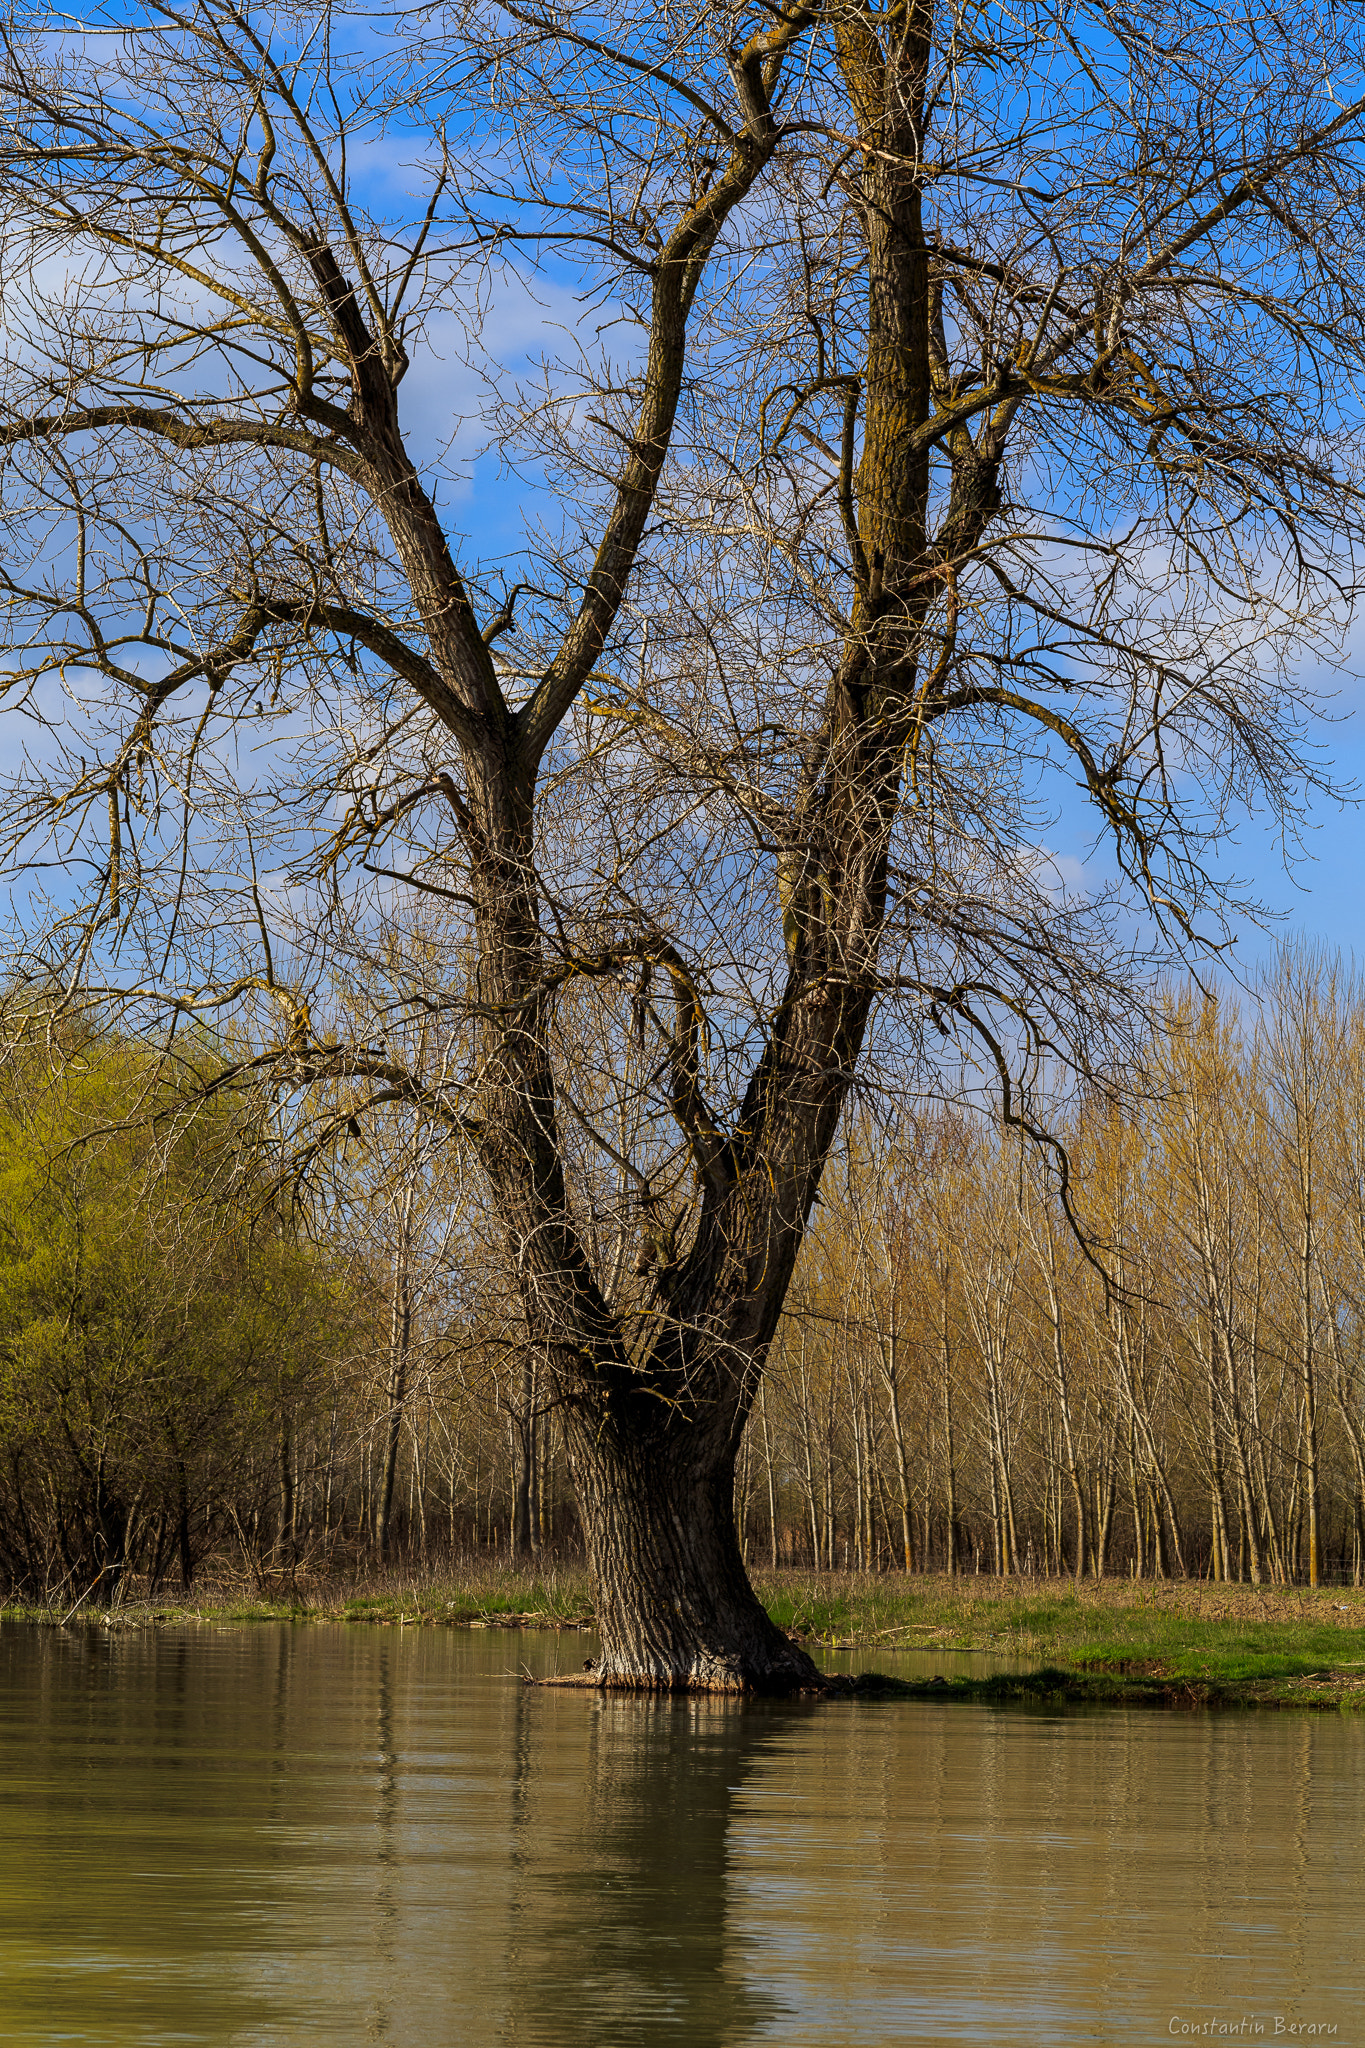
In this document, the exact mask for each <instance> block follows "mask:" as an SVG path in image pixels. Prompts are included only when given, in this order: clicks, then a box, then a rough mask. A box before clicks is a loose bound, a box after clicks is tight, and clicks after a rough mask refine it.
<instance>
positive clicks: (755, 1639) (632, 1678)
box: [572, 1415, 823, 1693]
mask: <svg viewBox="0 0 1365 2048" xmlns="http://www.w3.org/2000/svg"><path fill="white" fill-rule="evenodd" d="M572 1433H573V1438H574V1443H573V1454H574V1477H575V1481H576V1486H577V1493H578V1503H579V1511H580V1513H581V1514H582V1517H583V1528H584V1533H585V1536H586V1539H587V1546H588V1556H589V1560H590V1562H591V1565H592V1570H593V1577H594V1579H595V1581H596V1586H597V1625H598V1630H599V1633H600V1635H601V1641H602V1654H601V1657H600V1660H599V1662H598V1664H597V1667H596V1675H597V1678H598V1680H599V1682H600V1683H601V1684H602V1685H603V1686H607V1687H620V1688H623V1689H629V1690H632V1691H640V1690H649V1691H658V1692H729V1693H745V1692H750V1693H790V1692H799V1691H802V1690H804V1689H806V1688H811V1689H813V1690H819V1689H822V1687H823V1681H822V1680H821V1677H820V1674H819V1672H818V1671H817V1670H816V1668H815V1666H814V1664H813V1663H812V1662H811V1660H810V1658H809V1657H808V1656H807V1655H806V1653H805V1651H804V1650H802V1649H800V1648H799V1647H798V1646H797V1645H796V1644H795V1643H793V1642H792V1641H790V1639H789V1638H788V1637H787V1636H786V1635H784V1634H783V1632H782V1630H781V1629H780V1628H778V1627H777V1626H776V1624H775V1623H774V1622H772V1621H770V1620H769V1618H768V1616H767V1614H766V1613H765V1612H764V1609H763V1607H762V1605H761V1604H760V1602H759V1600H758V1597H757V1595H756V1594H755V1592H754V1589H753V1587H752V1586H751V1585H750V1584H749V1576H748V1573H747V1572H746V1571H745V1569H744V1561H743V1559H742V1558H741V1556H740V1550H739V1540H738V1536H737V1534H736V1530H735V1511H734V1484H735V1449H734V1446H733V1444H730V1443H723V1444H718V1443H717V1442H716V1441H715V1438H714V1436H713V1435H712V1434H711V1433H710V1432H708V1431H707V1430H706V1429H705V1428H691V1429H688V1428H686V1427H685V1426H679V1427H677V1428H675V1429H673V1430H669V1431H668V1432H666V1433H659V1434H655V1433H653V1432H650V1433H649V1434H648V1435H645V1434H643V1433H642V1434H641V1435H640V1436H639V1437H636V1435H635V1432H633V1431H632V1432H630V1433H629V1435H627V1433H626V1432H622V1433H621V1435H620V1436H617V1435H616V1433H615V1432H614V1431H613V1430H612V1429H611V1427H610V1424H609V1423H607V1424H604V1423H603V1422H602V1420H601V1418H600V1417H591V1416H589V1415H580V1416H578V1417H576V1418H575V1420H574V1424H573V1429H572ZM623 1439H624V1440H623Z"/></svg>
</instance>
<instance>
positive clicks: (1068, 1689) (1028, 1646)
mask: <svg viewBox="0 0 1365 2048" xmlns="http://www.w3.org/2000/svg"><path fill="white" fill-rule="evenodd" d="M760 1590H761V1591H763V1592H764V1594H765V1597H766V1600H767V1605H768V1608H769V1612H770V1613H771V1614H772V1615H773V1617H774V1619H775V1620H777V1621H779V1622H780V1623H781V1625H782V1626H783V1627H785V1628H787V1629H789V1630H791V1631H792V1632H793V1633H796V1634H800V1635H801V1636H802V1637H803V1638H804V1639H806V1640H810V1641H816V1642H822V1643H825V1644H828V1645H835V1644H838V1645H839V1646H841V1647H847V1648H850V1649H851V1648H861V1647H864V1646H871V1645H874V1644H875V1645H876V1646H877V1647H879V1648H886V1649H892V1648H895V1649H910V1648H916V1647H918V1648H924V1649H958V1650H989V1651H995V1652H997V1653H1001V1654H1005V1655H1008V1656H1009V1657H1010V1658H1011V1659H1012V1660H1014V1661H1016V1662H1030V1661H1034V1660H1036V1663H1037V1665H1038V1666H1039V1667H1041V1668H1039V1669H1037V1670H1035V1671H1033V1672H1031V1673H1019V1672H1015V1673H1000V1674H998V1675H996V1676H991V1677H982V1678H972V1679H951V1680H948V1681H946V1682H945V1681H943V1680H939V1681H937V1682H935V1681H922V1682H920V1681H910V1684H911V1689H912V1690H913V1691H914V1692H915V1693H923V1692H925V1691H928V1690H930V1689H932V1690H933V1692H934V1693H935V1694H937V1695H938V1696H940V1697H942V1696H945V1694H947V1695H952V1696H956V1697H962V1698H973V1699H986V1698H996V1699H1003V1698H1019V1697H1024V1696H1047V1697H1051V1698H1058V1697H1066V1698H1072V1699H1078V1698H1085V1699H1092V1700H1114V1699H1125V1700H1138V1699H1143V1700H1146V1699H1150V1700H1153V1701H1161V1702H1163V1703H1193V1702H1196V1701H1207V1702H1214V1701H1227V1702H1232V1701H1242V1702H1245V1703H1248V1704H1251V1703H1266V1704H1274V1705H1285V1704H1289V1703H1296V1704H1305V1705H1308V1704H1311V1705H1340V1706H1346V1707H1351V1708H1365V1594H1362V1593H1361V1591H1360V1590H1359V1589H1356V1588H1349V1589H1345V1590H1343V1589H1340V1588H1325V1589H1321V1590H1319V1591H1316V1592H1309V1591H1308V1590H1307V1589H1306V1588H1301V1587H1251V1586H1210V1585H1205V1584H1200V1583H1189V1582H1184V1581H1181V1582H1165V1583H1162V1584H1159V1585H1139V1584H1134V1583H1133V1582H1132V1581H1128V1580H1110V1581H1107V1582H1105V1583H1104V1584H1102V1585H1099V1586H1095V1585H1087V1586H1085V1587H1084V1588H1082V1589H1080V1590H1077V1589H1075V1588H1073V1587H1070V1586H1068V1585H1066V1584H1065V1583H1063V1582H1059V1581H1057V1580H1053V1581H1051V1582H1049V1581H1046V1580H1043V1581H1025V1582H1020V1581H1018V1580H1013V1581H1011V1580H1002V1579H993V1578H977V1577H975V1576H973V1577H968V1578H960V1579H956V1580H952V1579H948V1578H945V1577H937V1576H936V1577H925V1578H922V1579H919V1578H912V1579H903V1578H900V1577H896V1578H892V1579H873V1580H868V1579H866V1578H863V1577H861V1576H858V1575H849V1576H847V1577H844V1578H836V1579H831V1578H829V1577H827V1576H825V1577H819V1578H816V1577H814V1576H810V1577H804V1578H803V1577H798V1576H797V1575H794V1574H790V1573H787V1574H777V1575H769V1576H768V1577H767V1578H760Z"/></svg>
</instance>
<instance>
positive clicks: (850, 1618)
mask: <svg viewBox="0 0 1365 2048" xmlns="http://www.w3.org/2000/svg"><path fill="white" fill-rule="evenodd" d="M754 1583H755V1585H756V1587H757V1589H758V1592H759V1594H760V1596H761V1598H762V1599H763V1601H764V1604H765V1605H766V1606H767V1608H768V1611H769V1613H770V1614H771V1615H772V1617H773V1619H774V1620H775V1621H776V1622H778V1624H779V1625H780V1626H781V1627H783V1628H785V1629H786V1630H787V1631H788V1632H789V1633H790V1634H791V1635H793V1636H795V1637H796V1638H798V1639H799V1640H800V1641H802V1642H803V1643H805V1644H806V1645H807V1646H808V1647H809V1648H811V1649H812V1650H816V1649H826V1650H843V1651H851V1652H859V1651H867V1652H869V1653H870V1657H871V1655H872V1654H875V1652H876V1651H878V1650H882V1651H890V1650H913V1649H937V1650H986V1651H992V1652H995V1653H996V1654H998V1655H1001V1656H1003V1657H1008V1658H1009V1659H1011V1660H1012V1661H1013V1662H1015V1663H1016V1664H1018V1663H1019V1662H1026V1663H1035V1664H1036V1668H1035V1669H1034V1670H1032V1671H1026V1672H1019V1671H1015V1672H1013V1673H1008V1674H1006V1673H1002V1674H999V1675H997V1676H993V1677H986V1678H951V1679H942V1678H935V1679H928V1680H924V1681H914V1680H905V1679H900V1678H897V1679H881V1678H877V1679H871V1678H870V1679H867V1680H859V1681H856V1682H855V1688H854V1689H855V1691H856V1693H857V1695H858V1696H859V1697H869V1698H870V1697H873V1696H874V1695H881V1696H884V1697H886V1696H890V1695H892V1694H895V1695H898V1696H902V1697H908V1696H914V1697H934V1698H939V1699H943V1698H957V1699H972V1700H978V1701H1000V1702H1003V1701H1006V1700H1037V1701H1040V1702H1041V1701H1050V1702H1055V1703H1063V1702H1073V1703H1094V1704H1151V1705H1160V1706H1274V1707H1290V1706H1295V1707H1314V1708H1319V1709H1322V1708H1329V1707H1330V1708H1338V1709H1345V1710H1347V1711H1350V1710H1355V1711H1362V1710H1365V1589H1361V1588H1359V1587H1323V1588H1321V1589H1319V1590H1318V1591H1316V1592H1313V1591H1310V1590H1309V1589H1308V1588H1306V1587H1299V1586H1293V1587H1276V1586H1232V1585H1209V1584H1206V1583H1203V1582H1196V1581H1171V1580H1166V1581H1160V1582H1156V1583H1152V1582H1146V1583H1143V1582H1134V1581H1132V1580H1127V1579H1112V1580H1106V1581H1103V1582H1102V1583H1100V1584H1099V1585H1095V1584H1093V1583H1089V1584H1086V1585H1083V1586H1081V1587H1079V1588H1077V1587H1076V1586H1075V1585H1074V1584H1072V1583H1071V1582H1070V1581H1067V1580H1058V1579H1023V1578H1014V1579H999V1578H992V1577H988V1576H986V1575H984V1574H982V1575H979V1576H978V1575H975V1574H973V1575H971V1576H968V1577H963V1578H956V1579H950V1578H947V1577H946V1576H943V1575H934V1574H926V1575H924V1576H923V1577H920V1576H915V1577H909V1578H907V1577H905V1576H904V1575H902V1574H899V1573H897V1574H888V1575H886V1576H884V1577H881V1576H867V1575H864V1574H861V1573H811V1572H756V1573H755V1574H754ZM0 1616H3V1617H5V1618H9V1619H14V1620H19V1619H22V1620H27V1621H36V1622H41V1623H46V1624H48V1625H53V1624H61V1623H66V1624H67V1625H69V1626H76V1625H92V1624H93V1625H96V1626H100V1627H109V1628H120V1629H125V1628H149V1627H152V1628H155V1627H165V1626H168V1625H175V1624H180V1625H184V1624H190V1623H204V1624H213V1625H216V1626H219V1627H222V1626H225V1625H245V1624H248V1623H251V1622H255V1621H293V1622H299V1623H306V1622H310V1621H344V1622H351V1623H360V1624H368V1625H370V1626H374V1627H390V1628H392V1627H397V1628H412V1627H446V1628H555V1629H566V1630H573V1629H590V1628H591V1627H592V1625H593V1616H592V1588H591V1583H590V1581H589V1579H588V1577H587V1574H586V1573H585V1572H583V1571H582V1570H579V1569H576V1568H574V1567H572V1566H568V1567H564V1566H560V1567H556V1568H552V1569H550V1570H547V1571H544V1572H532V1571H528V1572H516V1571H512V1570H510V1569H498V1568H490V1567H488V1566H484V1565H474V1566H469V1567H465V1568H463V1569H452V1570H448V1571H444V1572H443V1571H440V1570H434V1571H431V1572H429V1573H420V1574H419V1573H413V1572H407V1571H394V1572H391V1573H389V1574H386V1575H383V1576H376V1577H367V1578H363V1579H358V1580H349V1581H345V1582H341V1581H332V1580H325V1579H315V1578H310V1577H307V1576H305V1575H304V1574H302V1573H298V1574H295V1575H293V1576H292V1577H288V1578H283V1577H282V1578H279V1579H277V1580H276V1581H274V1582H273V1583H267V1585H266V1586H265V1587H264V1588H252V1589H243V1588H242V1587H240V1586H238V1587H234V1586H231V1585H218V1586H206V1587H205V1588H204V1589H203V1591H202V1592H199V1591H196V1592H195V1594H194V1595H192V1596H191V1598H189V1599H188V1600H174V1599H158V1600H137V1599H130V1600H128V1601H127V1602H125V1603H124V1604H123V1605H122V1606H120V1607H119V1608H117V1609H115V1610H114V1611H113V1612H112V1613H107V1612H104V1611H100V1612H98V1613H93V1612H92V1611H91V1609H90V1607H89V1605H88V1603H82V1602H79V1601H77V1602H75V1603H73V1604H71V1605H70V1606H67V1607H64V1606H63V1603H61V1602H54V1603H52V1605H51V1606H48V1607H44V1608H19V1607H7V1608H4V1609H0Z"/></svg>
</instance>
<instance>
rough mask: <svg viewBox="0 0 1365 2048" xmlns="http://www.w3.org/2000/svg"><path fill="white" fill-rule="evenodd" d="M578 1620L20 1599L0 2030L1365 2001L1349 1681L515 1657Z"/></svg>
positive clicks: (787, 2029)
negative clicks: (959, 1698) (770, 1698)
mask: <svg viewBox="0 0 1365 2048" xmlns="http://www.w3.org/2000/svg"><path fill="white" fill-rule="evenodd" d="M590 1648H591V1643H590V1639H585V1638H584V1637H581V1636H575V1635H563V1636H554V1635H542V1634H535V1635H532V1634H516V1633H511V1632H503V1631H487V1632H474V1633H470V1632H467V1631H464V1630H454V1629H451V1630H444V1629H442V1630H433V1629H420V1628H411V1629H402V1630H400V1629H397V1628H363V1627H345V1626H341V1625H323V1624H311V1625H298V1626H294V1627H289V1626H277V1625H274V1624H270V1625H252V1626H246V1627H240V1628H213V1627H210V1626H207V1625H206V1626H201V1627H198V1628H194V1629H178V1628H177V1629H171V1628H167V1629H158V1630H156V1631H152V1630H105V1629H101V1628H98V1627H86V1628H80V1629H72V1630H67V1631H65V1632H62V1631H58V1630H56V1629H39V1628H32V1627H25V1626H21V1625H13V1624H10V1625H4V1626H0V2040H3V2042H4V2043H5V2044H6V2048H35V2044H38V2043H42V2044H44V2048H48V2044H57V2043H62V2044H71V2043H89V2044H91V2048H134V2044H136V2048H152V2044H163V2043H164V2044H191V2043H192V2044H213V2048H226V2044H232V2048H266V2044H270V2048H285V2044H294V2043H323V2042H325V2043H328V2044H335V2048H351V2044H362V2043H372V2042H384V2043H393V2044H401V2048H463V2044H465V2043H470V2044H480V2048H481V2044H484V2043H495V2042H510V2043H518V2044H534V2048H542V2044H543V2048H551V2044H553V2048H579V2044H582V2048H587V2044H590V2043H591V2044H593V2048H618V2044H619V2048H629V2044H636V2043H639V2044H653V2043H656V2042H678V2043H686V2044H688V2048H712V2044H714V2048H741V2044H749V2043H755V2044H757V2043H765V2042H775V2043H776V2042H780V2043H782V2044H784V2048H816V2044H819V2048H852V2044H858V2048H881V2044H883V2043H891V2042H910V2041H913V2042H924V2043H934V2042H945V2043H947V2042H955V2043H956V2042H964V2043H965V2042H971V2043H981V2044H985V2048H995V2044H1007V2043H1015V2042H1021V2043H1023V2042H1027V2043H1033V2042H1039V2043H1069V2042H1101V2043H1128V2042H1153V2043H1155V2042H1158V2041H1170V2040H1173V2039H1208V2038H1223V2039H1227V2038H1241V2039H1256V2038H1262V2039H1266V2040H1272V2039H1277V2038H1278V2039H1281V2040H1290V2039H1296V2040H1303V2039H1310V2038H1316V2039H1330V2040H1333V2041H1336V2042H1343V2043H1353V2044H1361V2043H1365V1933H1362V1929H1363V1928H1365V1724H1362V1722H1361V1720H1359V1719H1349V1718H1346V1717H1344V1716H1340V1715H1337V1714H1335V1713H1333V1714H1327V1715H1321V1716H1319V1715H1314V1714H1311V1713H1273V1712H1264V1711H1263V1712H1239V1713H1222V1714H1213V1713H1208V1712H1189V1713H1160V1712H1153V1711H1150V1710H1147V1711H1131V1712H1130V1711H1120V1710H1114V1709H1105V1710H1093V1711H1084V1712H1080V1711H1068V1712H1056V1713H1054V1712H1042V1711H1036V1710H1024V1709H1018V1708H1010V1709H991V1708H983V1707H975V1706H962V1705H955V1704H944V1705H940V1704H939V1703H938V1702H936V1701H926V1702H921V1701H889V1702H877V1701H864V1702H855V1703H849V1702H833V1703H823V1702H796V1703H794V1704H769V1705H763V1704H759V1705H747V1706H745V1705H738V1704H727V1703H724V1702H718V1701H682V1702H677V1703H673V1702H664V1703H651V1702H645V1701H639V1700H622V1699H616V1698H611V1697H605V1698H604V1697H601V1696H598V1695H596V1694H592V1693H582V1692H564V1691H552V1690H546V1689H543V1688H535V1687H528V1686H526V1685H524V1684H523V1683H522V1682H521V1681H520V1678H519V1676H518V1673H519V1672H521V1671H522V1670H524V1669H530V1670H534V1671H540V1672H543V1671H546V1670H550V1669H555V1668H565V1669H573V1668H577V1666H578V1664H580V1663H581V1661H582V1659H583V1657H584V1656H585V1655H587V1654H588V1651H589V1649H590ZM877 1662H878V1663H879V1664H880V1665H881V1666H883V1667H888V1666H889V1665H890V1664H891V1662H892V1660H890V1659H888V1658H887V1657H885V1656H881V1657H879V1658H878V1659H877ZM901 1668H902V1669H904V1668H907V1667H905V1666H901ZM915 1668H917V1669H920V1670H925V1669H929V1670H932V1669H934V1668H945V1669H946V1668H950V1667H949V1666H948V1665H947V1664H946V1663H945V1664H944V1665H943V1666H941V1667H935V1666H933V1665H932V1664H928V1665H926V1663H925V1661H924V1660H923V1659H921V1660H920V1661H919V1662H918V1664H917V1665H916V1667H915ZM959 1668H960V1667H959ZM1239 2025H1240V2026H1241V2029H1242V2031H1241V2032H1240V2034H1238V2033H1229V2032H1228V2031H1227V2030H1229V2029H1235V2028H1237V2027H1238V2026H1239ZM1277 2025H1278V2028H1279V2032H1278V2033H1277V2031H1276V2028H1277ZM1258 2026H1259V2027H1260V2028H1261V2029H1262V2032H1261V2033H1260V2034H1259V2035H1258V2034H1257V2033H1256V2028H1257V2027H1258ZM1291 2027H1293V2028H1298V2029H1299V2030H1300V2031H1299V2032H1298V2033H1295V2034H1291V2033H1290V2031H1289V2030H1290V2028H1291ZM1309 2027H1315V2028H1318V2029H1320V2030H1321V2031H1320V2032H1319V2033H1317V2034H1315V2035H1309V2034H1308V2033H1307V2032H1306V2031H1304V2030H1306V2029H1307V2028H1309ZM1201 2028H1204V2029H1206V2031H1205V2032H1203V2033H1201V2032H1199V2031H1198V2030H1199V2029H1201ZM1219 2028H1222V2029H1224V2031H1223V2032H1222V2033H1221V2034H1220V2033H1218V2032H1217V2029H1219ZM1329 2028H1332V2029H1334V2030H1335V2031H1333V2032H1331V2033H1329V2032H1328V2031H1327V2030H1328V2029H1329Z"/></svg>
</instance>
